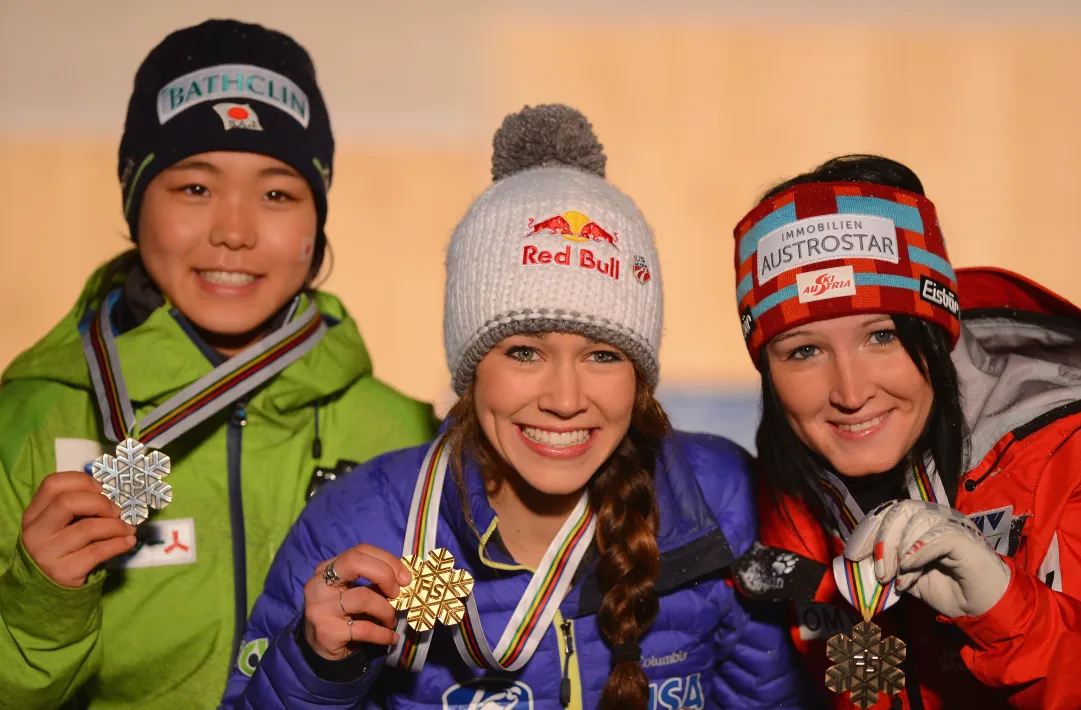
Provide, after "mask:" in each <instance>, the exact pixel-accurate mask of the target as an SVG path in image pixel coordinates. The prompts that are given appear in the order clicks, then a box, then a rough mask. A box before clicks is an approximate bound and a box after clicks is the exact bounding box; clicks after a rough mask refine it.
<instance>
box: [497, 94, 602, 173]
mask: <svg viewBox="0 0 1081 710" xmlns="http://www.w3.org/2000/svg"><path fill="white" fill-rule="evenodd" d="M492 148H493V150H492V180H502V179H503V178H505V177H507V176H508V175H513V174H515V173H518V172H521V171H523V170H528V169H530V168H539V167H542V166H545V165H566V166H569V167H572V168H578V169H579V170H584V171H586V172H588V173H593V174H595V175H599V176H601V177H604V164H605V161H606V160H607V158H606V157H605V155H604V148H603V147H602V146H601V144H600V141H598V140H597V136H596V135H594V134H593V126H592V125H590V123H589V120H588V119H587V118H586V117H585V116H583V115H582V114H581V113H579V112H578V111H576V110H575V109H573V108H571V107H570V106H565V105H563V104H546V105H543V106H532V107H531V106H526V107H525V108H523V109H522V110H521V111H519V112H518V113H512V114H511V115H509V116H507V117H506V118H504V119H503V125H502V126H500V127H499V130H498V131H496V132H495V138H493V139H492Z"/></svg>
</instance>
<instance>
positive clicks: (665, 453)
mask: <svg viewBox="0 0 1081 710" xmlns="http://www.w3.org/2000/svg"><path fill="white" fill-rule="evenodd" d="M447 426H448V424H447V423H446V422H444V425H443V429H444V430H445V429H446V427H447ZM462 468H463V470H462V473H463V481H464V484H465V485H464V499H465V503H466V505H468V509H469V518H468V519H467V517H466V516H465V515H464V514H463V513H464V508H463V500H462V498H463V495H462V493H461V492H460V490H459V488H458V484H457V482H456V481H455V477H454V475H453V473H452V472H448V474H449V475H447V477H446V479H445V481H444V490H443V499H442V500H443V503H442V508H443V515H442V518H443V522H444V523H445V524H446V525H447V526H448V528H449V530H450V532H451V534H452V535H453V536H454V538H455V540H456V542H457V543H458V545H459V548H460V549H462V550H463V551H465V552H466V553H467V554H468V556H469V559H470V561H471V564H472V565H473V566H474V569H475V570H476V571H477V572H478V573H481V574H483V573H484V572H483V570H484V568H485V567H497V568H499V567H502V568H506V567H514V568H518V567H520V565H517V564H516V563H515V562H514V560H513V559H512V558H511V557H510V556H509V554H508V553H507V551H506V550H505V549H504V548H503V546H502V545H501V544H499V543H498V539H497V538H496V533H495V532H493V523H495V522H496V514H495V511H494V510H493V509H492V506H491V504H490V503H489V502H488V496H487V493H486V491H485V487H484V479H483V474H482V473H481V471H480V467H479V466H478V465H477V462H476V461H475V460H472V459H469V460H466V461H464V462H463V467H462ZM654 491H655V495H656V498H657V504H658V508H659V511H660V528H659V530H658V533H657V545H658V548H659V550H660V553H661V577H660V579H659V580H658V591H665V590H666V589H669V588H674V587H676V586H679V585H681V584H684V583H686V582H687V581H690V580H692V579H696V578H698V577H701V576H703V575H706V574H710V573H713V572H716V571H717V570H719V569H721V568H723V567H727V566H728V565H729V564H731V562H732V552H731V549H730V547H729V545H728V542H727V540H726V539H725V537H724V534H723V532H722V531H721V529H720V526H719V524H718V523H717V520H716V518H715V516H714V515H713V512H712V511H711V510H710V508H709V506H708V504H707V503H706V500H705V498H704V497H703V495H702V492H701V490H700V489H699V487H698V482H697V480H696V478H695V473H694V469H693V467H692V464H691V462H690V460H689V458H688V457H687V453H686V451H685V449H684V448H683V446H682V444H681V442H680V440H679V436H678V435H677V434H672V435H669V436H668V437H666V439H665V441H664V445H663V447H662V450H661V454H660V456H658V460H657V463H656V467H655V469H654ZM470 520H471V521H472V526H471V525H470ZM495 529H496V530H497V529H498V527H496V528H495ZM493 538H495V539H493ZM481 555H483V558H482V557H481ZM595 557H596V555H595V551H591V554H589V555H587V557H586V558H585V560H584V561H583V565H582V569H580V570H579V575H578V578H579V582H580V583H576V584H575V585H574V586H573V587H572V588H571V591H570V592H569V593H568V596H567V599H566V600H565V601H564V605H563V606H564V607H565V608H566V609H568V610H570V614H571V615H583V614H588V613H593V612H595V611H596V607H597V606H598V605H599V600H600V596H599V590H598V588H597V583H596V579H595V578H594V575H593V562H594V560H595ZM486 560H487V561H486ZM492 563H494V564H492Z"/></svg>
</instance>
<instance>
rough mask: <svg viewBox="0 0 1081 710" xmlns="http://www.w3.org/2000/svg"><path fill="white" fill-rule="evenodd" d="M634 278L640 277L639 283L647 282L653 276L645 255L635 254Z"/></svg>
mask: <svg viewBox="0 0 1081 710" xmlns="http://www.w3.org/2000/svg"><path fill="white" fill-rule="evenodd" d="M634 278H636V279H638V283H642V284H647V283H649V280H650V279H651V278H653V277H652V276H650V275H649V267H648V266H647V265H646V259H645V257H643V256H638V255H637V254H635V255H634Z"/></svg>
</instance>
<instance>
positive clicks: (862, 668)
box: [826, 621, 905, 708]
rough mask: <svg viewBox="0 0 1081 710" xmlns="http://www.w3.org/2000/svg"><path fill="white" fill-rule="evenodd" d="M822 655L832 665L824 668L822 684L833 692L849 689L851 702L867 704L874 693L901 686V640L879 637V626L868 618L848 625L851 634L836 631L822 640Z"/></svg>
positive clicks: (890, 691)
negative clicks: (850, 626) (836, 632)
mask: <svg viewBox="0 0 1081 710" xmlns="http://www.w3.org/2000/svg"><path fill="white" fill-rule="evenodd" d="M826 655H827V656H829V659H830V660H831V661H832V662H833V663H835V664H836V665H834V666H831V667H830V668H829V669H828V670H827V671H826V687H827V688H829V689H830V690H832V691H833V692H835V693H843V692H845V691H846V690H847V691H850V692H851V696H850V699H851V701H852V704H853V705H858V706H859V707H861V708H869V707H871V706H872V705H874V704H875V703H877V702H878V694H879V693H886V694H887V695H896V694H897V693H900V692H901V691H902V690H904V689H905V674H904V672H902V671H901V667H900V666H901V662H902V661H903V660H905V642H904V641H901V640H900V639H898V638H896V637H895V636H888V637H887V638H885V639H883V638H882V629H880V628H878V626H877V625H875V624H874V623H872V622H870V621H861V622H860V623H858V624H856V625H855V626H854V627H853V628H852V635H851V636H846V635H845V634H837V635H836V636H834V637H833V638H831V639H830V640H829V642H828V643H827V644H826Z"/></svg>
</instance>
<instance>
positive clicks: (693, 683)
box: [649, 673, 706, 710]
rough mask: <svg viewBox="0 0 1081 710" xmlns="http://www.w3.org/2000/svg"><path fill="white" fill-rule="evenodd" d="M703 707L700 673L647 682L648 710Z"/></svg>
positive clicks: (680, 709) (694, 709) (695, 708)
mask: <svg viewBox="0 0 1081 710" xmlns="http://www.w3.org/2000/svg"><path fill="white" fill-rule="evenodd" d="M705 707H706V698H705V696H704V695H703V694H702V674H701V673H695V674H693V675H689V676H685V677H682V678H668V679H666V680H662V681H657V682H655V683H650V684H649V710H704V709H705Z"/></svg>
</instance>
